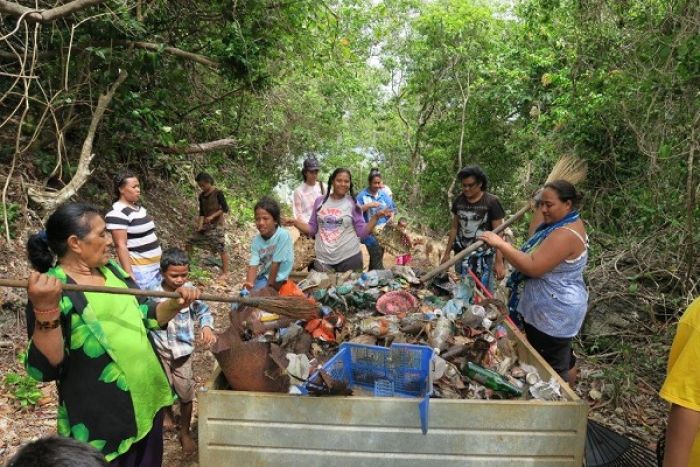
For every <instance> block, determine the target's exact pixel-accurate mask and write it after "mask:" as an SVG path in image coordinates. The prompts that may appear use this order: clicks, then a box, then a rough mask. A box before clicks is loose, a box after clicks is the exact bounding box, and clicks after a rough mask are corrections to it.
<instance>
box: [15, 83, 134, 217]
mask: <svg viewBox="0 0 700 467" xmlns="http://www.w3.org/2000/svg"><path fill="white" fill-rule="evenodd" d="M127 76H128V73H127V72H126V70H120V71H119V76H118V77H117V80H116V81H115V82H114V84H112V86H111V87H110V88H109V89H108V90H107V92H105V93H104V94H102V95H101V96H100V97H99V99H97V107H96V108H95V113H94V114H93V115H92V120H91V121H90V128H89V129H88V133H87V136H85V141H83V147H82V149H81V150H80V160H79V161H78V169H77V171H76V172H75V175H74V176H73V178H72V179H71V181H70V182H68V184H67V185H66V186H64V187H63V188H62V189H61V190H59V191H48V190H46V189H45V188H43V187H42V188H41V189H37V188H30V189H29V190H27V193H28V194H29V197H30V198H31V199H32V200H34V201H35V202H37V203H39V204H40V205H41V207H42V208H44V209H45V210H47V211H53V210H54V209H55V208H56V207H58V206H59V205H60V204H62V203H64V202H66V201H68V199H70V197H71V196H73V195H75V194H76V193H77V192H78V190H79V189H80V188H81V187H82V186H83V184H84V183H85V182H86V181H87V179H88V177H89V176H90V174H91V173H92V171H91V170H90V162H91V161H92V158H93V157H95V154H94V153H93V152H92V143H93V141H94V139H95V132H96V131H97V126H98V125H99V124H100V121H101V120H102V117H103V116H104V113H105V111H106V110H107V107H108V106H109V103H110V102H111V101H112V97H114V93H115V92H116V90H117V88H118V87H119V86H120V85H121V84H122V83H123V82H124V80H125V79H126V77H127Z"/></svg>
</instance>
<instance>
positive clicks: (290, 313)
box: [241, 297, 319, 320]
mask: <svg viewBox="0 0 700 467" xmlns="http://www.w3.org/2000/svg"><path fill="white" fill-rule="evenodd" d="M241 304H243V305H245V306H250V307H253V308H260V309H261V310H265V311H267V312H269V313H276V314H278V315H282V316H286V317H288V318H293V319H302V320H310V319H314V318H318V311H319V306H318V304H316V303H312V302H310V301H309V300H308V299H306V298H302V297H247V298H246V299H245V300H241Z"/></svg>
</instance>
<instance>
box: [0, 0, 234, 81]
mask: <svg viewBox="0 0 700 467" xmlns="http://www.w3.org/2000/svg"><path fill="white" fill-rule="evenodd" d="M0 1H2V0H0ZM115 43H118V44H126V45H132V46H134V47H138V48H140V49H146V50H152V51H154V52H161V51H162V52H166V53H169V54H171V55H175V56H176V57H180V58H185V59H187V60H191V61H193V62H197V63H199V64H202V65H205V66H208V67H210V68H214V69H216V68H219V66H220V65H219V63H218V62H215V61H214V60H212V59H210V58H208V57H205V56H204V55H200V54H195V53H192V52H187V51H186V50H182V49H178V48H177V47H169V46H163V45H162V44H155V43H153V42H141V41H116V42H115Z"/></svg>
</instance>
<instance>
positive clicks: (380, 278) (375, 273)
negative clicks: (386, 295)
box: [356, 269, 394, 288]
mask: <svg viewBox="0 0 700 467" xmlns="http://www.w3.org/2000/svg"><path fill="white" fill-rule="evenodd" d="M393 278H394V274H393V273H392V272H391V271H389V270H387V269H373V270H372V271H367V272H363V273H362V274H361V275H360V277H359V278H358V279H357V282H356V284H357V285H359V286H360V287H364V288H367V287H379V286H380V285H387V284H388V283H389V281H391V280H392V279H393Z"/></svg>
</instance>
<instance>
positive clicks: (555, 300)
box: [481, 180, 588, 385]
mask: <svg viewBox="0 0 700 467" xmlns="http://www.w3.org/2000/svg"><path fill="white" fill-rule="evenodd" d="M538 197H539V200H538V201H537V205H536V206H537V210H536V214H535V219H534V222H533V223H532V225H531V231H530V235H531V236H530V239H528V241H527V242H525V244H524V245H523V246H522V247H521V248H520V250H518V249H516V248H514V247H513V246H511V245H510V244H509V243H507V242H506V241H505V240H503V239H502V238H501V237H499V236H498V235H496V234H494V233H492V232H484V234H483V235H482V236H481V240H483V241H484V242H486V243H488V244H489V245H490V246H492V247H494V248H497V249H498V250H500V251H501V252H502V253H503V256H504V258H505V259H506V260H507V261H508V262H509V263H510V264H511V265H512V266H513V267H514V268H515V271H514V272H513V274H512V275H511V278H510V280H509V286H510V287H511V299H510V302H509V309H510V311H511V314H513V313H516V312H517V313H518V314H519V315H520V316H521V317H522V321H523V325H524V329H525V334H526V335H527V339H528V341H529V342H530V344H532V346H533V347H534V348H535V350H537V351H538V352H539V353H540V355H542V357H543V358H544V359H545V360H546V361H547V362H548V363H549V364H550V365H551V366H552V368H554V370H555V371H556V372H557V373H559V375H560V376H561V377H562V379H564V380H565V381H568V382H569V384H571V385H573V382H574V379H575V375H576V371H575V364H576V361H575V358H574V355H573V352H572V350H571V340H572V339H573V338H574V336H576V334H578V332H579V330H580V329H581V325H582V324H583V319H584V318H585V316H586V311H587V309H588V291H587V289H586V284H585V283H584V281H583V271H584V269H585V267H586V263H587V261H588V236H587V235H586V229H585V226H584V224H583V221H582V220H581V216H580V214H579V212H578V210H577V208H578V204H579V202H580V195H579V193H577V191H576V188H575V187H574V186H573V185H572V184H571V183H569V182H567V181H564V180H555V181H553V182H550V183H547V184H546V185H545V186H544V189H543V190H542V191H541V193H540V194H539V196H538ZM533 227H536V228H533ZM521 285H523V286H522V291H521V287H520V286H521Z"/></svg>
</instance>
